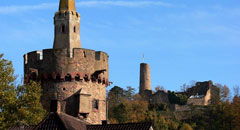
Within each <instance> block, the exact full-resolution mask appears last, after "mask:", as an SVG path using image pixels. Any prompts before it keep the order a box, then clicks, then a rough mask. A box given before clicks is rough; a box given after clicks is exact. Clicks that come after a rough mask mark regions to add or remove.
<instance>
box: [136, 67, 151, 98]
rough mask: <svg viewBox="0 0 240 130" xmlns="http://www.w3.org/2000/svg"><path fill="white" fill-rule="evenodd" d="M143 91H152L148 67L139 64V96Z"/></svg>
mask: <svg viewBox="0 0 240 130" xmlns="http://www.w3.org/2000/svg"><path fill="white" fill-rule="evenodd" d="M145 90H152V89H151V76H150V66H149V64H146V63H141V64H140V87H139V93H140V95H143V94H144V91H145Z"/></svg>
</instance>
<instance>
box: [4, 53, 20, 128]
mask: <svg viewBox="0 0 240 130" xmlns="http://www.w3.org/2000/svg"><path fill="white" fill-rule="evenodd" d="M14 80H15V76H14V69H13V67H12V62H11V61H8V60H6V59H3V54H0V129H6V128H8V127H9V126H11V125H13V124H14V122H15V120H16V119H17V116H16V115H15V114H14V113H15V112H16V93H15V86H14Z"/></svg>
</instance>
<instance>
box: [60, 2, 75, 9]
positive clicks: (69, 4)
mask: <svg viewBox="0 0 240 130" xmlns="http://www.w3.org/2000/svg"><path fill="white" fill-rule="evenodd" d="M59 11H76V7H75V0H60V4H59Z"/></svg>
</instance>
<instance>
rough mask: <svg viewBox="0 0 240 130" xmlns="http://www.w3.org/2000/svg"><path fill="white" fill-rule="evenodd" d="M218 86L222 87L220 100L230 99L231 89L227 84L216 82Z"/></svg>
mask: <svg viewBox="0 0 240 130" xmlns="http://www.w3.org/2000/svg"><path fill="white" fill-rule="evenodd" d="M216 86H217V87H218V88H219V89H220V100H221V101H226V100H230V98H231V97H230V89H229V88H228V86H227V85H224V86H223V85H221V84H216Z"/></svg>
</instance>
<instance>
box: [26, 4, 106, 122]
mask: <svg viewBox="0 0 240 130" xmlns="http://www.w3.org/2000/svg"><path fill="white" fill-rule="evenodd" d="M54 24H55V38H54V45H53V48H52V49H44V50H43V51H33V52H29V53H27V54H25V55H24V82H26V83H27V82H29V81H30V80H35V81H39V82H41V86H42V89H43V96H42V98H41V102H42V104H43V107H44V108H45V109H46V110H48V111H51V109H53V108H52V106H56V104H57V106H58V108H57V110H58V111H61V112H64V113H67V114H69V115H72V116H74V117H76V118H81V119H83V120H86V121H87V122H89V123H91V124H101V122H102V120H106V87H107V86H108V85H109V81H108V78H109V75H108V74H109V72H108V70H109V69H108V55H107V53H105V52H101V51H94V50H89V49H83V48H81V43H80V15H79V14H78V13H77V12H76V10H75V2H74V0H60V5H59V11H58V12H56V13H55V17H54ZM54 104H55V105H54ZM54 109H56V108H54Z"/></svg>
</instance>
